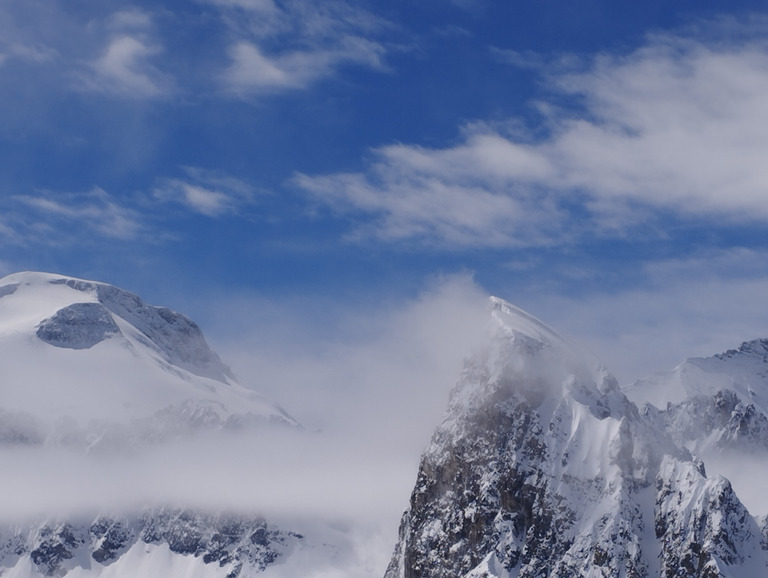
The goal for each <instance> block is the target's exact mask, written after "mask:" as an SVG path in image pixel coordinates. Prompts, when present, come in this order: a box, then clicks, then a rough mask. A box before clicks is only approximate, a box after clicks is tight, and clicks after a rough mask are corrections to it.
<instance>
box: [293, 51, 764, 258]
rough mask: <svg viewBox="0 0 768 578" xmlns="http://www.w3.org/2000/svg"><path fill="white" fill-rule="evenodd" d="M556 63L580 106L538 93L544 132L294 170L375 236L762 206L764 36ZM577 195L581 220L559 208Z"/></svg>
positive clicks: (503, 232)
mask: <svg viewBox="0 0 768 578" xmlns="http://www.w3.org/2000/svg"><path fill="white" fill-rule="evenodd" d="M556 68H557V70H558V71H559V72H556V73H553V74H552V76H551V77H550V80H551V84H552V87H553V88H554V90H556V91H557V92H559V93H560V96H566V97H569V98H572V99H574V100H573V101H572V104H573V102H578V103H580V107H581V108H580V109H579V111H578V112H573V109H571V110H564V109H562V108H557V107H554V106H551V105H549V104H547V103H543V104H540V107H539V108H540V111H541V112H542V114H544V115H545V116H544V120H543V123H544V124H543V125H542V127H546V128H547V129H548V136H546V137H544V138H540V139H534V138H532V137H531V136H530V135H528V134H526V133H524V132H522V131H520V130H513V131H511V132H510V131H508V130H503V129H501V128H499V127H495V126H483V125H482V124H475V125H472V126H470V127H468V128H467V129H465V133H464V138H463V142H461V143H460V144H458V145H455V146H452V147H449V148H443V149H426V148H422V147H418V146H413V145H407V144H400V145H394V146H388V147H382V148H379V149H377V150H375V151H374V154H375V159H376V161H375V162H374V163H373V164H371V165H370V166H369V168H368V169H367V171H366V172H365V173H358V174H331V175H323V176H307V175H299V176H298V177H297V178H296V182H297V183H298V184H299V185H300V186H301V187H303V188H304V189H306V190H307V191H309V192H310V193H312V194H313V195H314V196H315V198H317V199H319V200H320V201H321V202H323V203H327V204H329V205H330V206H332V207H333V208H334V209H335V210H339V211H345V210H346V211H351V212H357V213H358V214H363V215H364V216H365V217H366V218H364V219H363V223H364V227H365V228H364V230H365V231H367V233H368V234H373V235H375V236H378V237H380V238H384V239H391V240H398V239H403V238H409V237H410V238H413V239H418V240H420V241H422V242H423V241H428V242H433V243H442V244H446V245H454V246H455V245H489V246H498V245H500V244H509V245H514V244H538V243H546V242H562V241H563V240H567V239H568V238H569V237H568V236H567V235H564V232H565V230H566V228H567V229H568V232H569V233H570V234H573V233H575V232H578V231H579V230H593V231H597V232H600V233H602V234H609V235H614V234H620V235H621V234H625V233H626V231H627V229H628V228H631V227H633V226H636V225H639V224H641V223H642V222H643V221H644V220H645V219H647V218H648V217H649V216H650V215H653V214H654V212H655V211H671V212H674V213H676V214H678V215H683V216H691V217H697V218H718V219H723V218H725V219H732V220H740V219H745V220H763V219H765V218H766V217H768V203H766V202H765V198H766V190H768V189H767V188H766V187H767V186H768V185H766V183H768V164H766V163H765V161H764V159H765V158H766V157H768V133H766V131H764V130H763V129H762V127H763V126H765V124H766V123H768V100H766V99H765V98H764V95H765V94H766V93H767V92H768V46H766V45H765V43H763V42H762V41H760V40H746V41H741V42H739V43H737V42H733V43H722V42H721V43H714V42H712V43H705V42H703V41H698V40H695V39H692V38H684V37H673V36H656V37H652V38H650V39H649V41H648V43H647V45H646V46H644V47H642V48H640V49H638V50H636V51H635V52H633V53H631V54H629V55H626V56H623V57H610V56H600V57H597V58H596V59H595V60H594V61H593V63H592V64H591V65H590V66H589V67H588V68H587V69H586V71H582V72H570V73H565V72H562V62H561V63H559V64H558V65H557V66H556ZM573 207H577V208H578V210H579V214H580V219H581V222H579V223H577V222H575V220H574V219H565V218H564V216H565V215H567V214H568V212H569V210H570V209H572V208H573ZM542 227H543V228H542ZM536 231H540V232H541V233H543V234H538V235H537V234H536ZM459 233H460V234H459Z"/></svg>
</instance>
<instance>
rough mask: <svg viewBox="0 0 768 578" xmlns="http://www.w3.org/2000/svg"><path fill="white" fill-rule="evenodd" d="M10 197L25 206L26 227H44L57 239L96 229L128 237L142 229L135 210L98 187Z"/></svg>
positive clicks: (40, 228)
mask: <svg viewBox="0 0 768 578" xmlns="http://www.w3.org/2000/svg"><path fill="white" fill-rule="evenodd" d="M13 200H15V201H16V202H17V203H20V204H21V205H24V206H26V207H27V209H28V211H27V215H25V216H24V218H23V220H24V221H25V224H26V228H27V229H34V230H37V231H41V230H42V231H48V232H49V234H52V235H54V236H56V235H60V236H59V238H60V239H61V238H71V237H73V236H74V237H78V236H82V237H87V236H89V235H92V234H93V233H96V234H98V235H99V236H105V237H111V238H114V239H121V240H131V239H135V238H136V237H137V236H138V235H139V233H140V232H141V231H142V230H143V229H144V226H143V225H142V219H141V216H140V214H139V213H138V212H137V211H135V210H134V209H132V208H129V207H127V206H125V205H123V204H120V203H119V202H118V201H117V200H115V198H114V197H112V196H111V195H110V194H109V193H107V192H106V191H104V190H103V189H100V188H98V187H96V188H94V189H92V190H90V191H88V192H86V193H52V192H45V193H38V194H35V195H16V196H14V197H13Z"/></svg>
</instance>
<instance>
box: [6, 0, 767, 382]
mask: <svg viewBox="0 0 768 578" xmlns="http://www.w3.org/2000/svg"><path fill="white" fill-rule="evenodd" d="M761 6H762V5H761V4H758V3H756V2H729V3H724V2H716V1H696V2H693V1H679V2H661V1H658V2H657V1H651V2H644V3H635V2H608V1H597V0H594V1H585V2H579V3H573V2H564V1H559V0H545V1H541V2H493V1H490V0H488V1H485V0H454V1H450V0H426V1H424V2H419V3H417V5H414V3H406V2H402V1H400V0H394V1H391V2H366V1H359V2H345V1H339V2H322V3H320V2H313V1H305V0H297V1H287V2H279V1H277V0H197V1H186V2H173V1H167V2H122V1H115V2H109V3H104V2H99V1H96V0H79V1H76V2H66V3H64V2H60V1H57V0H46V1H44V2H43V1H38V0H24V1H23V2H22V1H18V0H0V77H2V83H0V158H2V165H0V166H2V170H0V191H1V192H0V241H2V247H3V249H2V253H0V269H1V270H2V271H3V272H6V273H10V272H13V271H18V270H45V271H56V272H61V273H66V274H70V275H75V276H79V277H85V278H91V279H97V280H102V281H107V282H111V283H114V284H117V285H120V286H122V287H125V288H127V289H131V290H133V291H136V292H137V293H139V294H141V295H142V296H143V297H144V298H145V299H146V300H147V301H149V302H152V303H158V304H166V305H169V306H172V307H174V308H176V309H179V310H181V311H184V312H186V313H188V314H189V315H190V316H191V317H193V318H194V319H196V320H198V321H199V322H200V323H201V324H202V325H203V326H204V328H205V329H207V330H208V331H209V333H210V334H211V335H213V339H214V340H215V341H217V342H219V343H221V344H230V345H231V344H232V343H233V342H238V341H239V342H242V343H252V344H254V347H255V346H258V345H261V346H263V345H264V344H265V343H266V342H268V341H269V339H268V337H267V336H268V335H274V334H275V333H280V335H281V336H282V339H283V341H284V342H285V343H291V344H294V343H301V342H302V340H306V342H307V343H312V342H317V341H332V342H337V343H344V342H345V340H352V341H354V340H355V339H358V338H359V331H361V330H360V329H359V328H357V329H350V327H351V326H354V325H355V324H354V323H352V322H350V320H351V319H356V318H357V319H359V318H360V317H362V316H369V317H370V316H373V317H375V318H376V319H379V320H380V323H378V324H377V323H372V324H371V325H370V326H368V329H367V331H369V333H370V334H377V331H378V332H380V331H381V330H382V329H381V328H382V324H384V323H385V321H384V320H385V318H387V317H397V312H402V311H408V310H410V309H409V308H410V307H413V306H414V304H418V303H424V302H426V301H428V298H429V296H431V295H436V294H437V295H442V296H445V295H446V294H450V295H456V294H462V295H463V294H464V293H462V291H461V290H455V287H454V286H455V284H456V283H458V284H459V285H461V284H462V283H463V284H465V285H467V286H469V287H470V289H468V290H467V291H468V292H469V293H472V291H475V290H477V292H479V293H491V294H495V295H499V296H501V297H504V298H506V299H508V300H510V301H512V302H514V303H516V304H518V305H519V306H521V307H523V308H525V309H528V310H529V311H531V312H532V313H534V314H535V315H537V316H539V317H541V318H542V319H544V320H545V321H547V322H548V323H550V324H552V325H553V326H555V327H558V328H560V329H561V330H563V331H565V332H567V333H569V334H572V335H574V336H576V337H577V338H579V339H582V340H584V341H585V342H586V343H588V344H589V345H590V347H592V348H593V349H594V350H595V351H596V353H597V354H598V356H600V357H602V358H604V359H605V360H606V362H607V363H608V364H609V366H611V367H612V368H614V369H615V370H616V371H617V373H618V374H619V375H620V377H621V378H623V379H624V380H627V379H630V378H635V377H639V376H640V374H642V373H643V370H644V368H646V367H648V368H649V369H651V370H656V369H664V368H667V367H669V366H670V365H671V364H674V362H676V361H679V360H680V359H682V358H683V357H685V356H686V355H694V354H698V355H704V354H710V353H714V352H716V351H720V350H722V349H724V348H726V347H732V346H735V345H737V344H738V342H739V341H741V340H744V339H749V338H754V337H758V336H765V335H767V334H768V329H762V328H768V315H767V314H766V308H765V307H764V304H763V301H764V295H765V290H766V289H768V265H766V263H768V260H766V256H768V255H767V253H768V251H767V250H766V249H767V248H766V245H768V236H766V234H765V232H766V226H765V223H766V218H768V202H766V200H767V199H768V188H767V187H768V168H766V167H768V163H767V162H766V160H765V159H766V158H768V132H767V131H766V130H765V126H766V122H768V99H766V98H765V95H766V94H768V41H766V40H765V38H766V34H765V33H766V31H767V30H768V18H767V17H766V16H767V15H766V14H764V13H761V12H760V10H761ZM457 280H458V281H457ZM446 287H447V288H446ZM456 291H458V293H456ZM457 299H458V298H457ZM458 301H460V300H458ZM458 301H457V303H456V306H455V308H457V309H458V308H460V304H459V303H458ZM233 303H237V304H238V307H239V309H238V311H237V312H232V311H231V308H232V304H233ZM307 304H312V306H311V307H309V309H311V311H312V313H311V314H303V315H301V316H299V315H297V314H296V313H295V312H296V310H297V309H301V308H303V307H307ZM438 309H439V308H438ZM441 311H442V310H441ZM441 314H445V313H444V312H443V313H441ZM233 315H234V316H237V317H238V322H237V323H236V322H234V321H233V320H232V316H233ZM257 325H258V326H259V327H261V329H259V330H256V329H254V327H255V326H257ZM285 327H293V328H295V331H296V334H294V335H288V334H287V333H286V331H285V330H284V328H285ZM277 328H281V329H280V331H278V330H277ZM259 331H261V333H259ZM297 335H301V336H304V337H297ZM379 335H380V334H379ZM369 337H370V336H369ZM370 339H371V342H372V343H373V342H376V339H377V338H375V337H370ZM241 357H242V356H241ZM246 365H247V364H245V363H244V367H245V366H246ZM253 371H254V372H256V371H257V370H255V369H254V370H253Z"/></svg>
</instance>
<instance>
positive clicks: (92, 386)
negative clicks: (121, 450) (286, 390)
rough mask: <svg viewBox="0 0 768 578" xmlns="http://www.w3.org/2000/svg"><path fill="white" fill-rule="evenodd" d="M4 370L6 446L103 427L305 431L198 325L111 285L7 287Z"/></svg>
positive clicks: (13, 280)
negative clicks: (247, 382) (270, 425)
mask: <svg viewBox="0 0 768 578" xmlns="http://www.w3.org/2000/svg"><path fill="white" fill-rule="evenodd" d="M0 367H2V377H3V379H2V381H1V382H0V424H2V423H4V424H5V425H4V427H0V438H3V437H4V438H5V439H6V441H8V440H9V439H13V438H17V439H19V440H26V441H35V439H37V438H39V437H43V438H45V437H47V439H49V440H50V439H55V438H56V437H57V436H58V437H61V436H69V437H71V434H72V429H73V427H80V426H85V425H86V424H88V423H93V422H98V423H101V424H104V423H115V424H126V423H133V424H137V423H142V424H143V425H144V426H146V428H145V429H151V430H153V431H154V432H155V433H156V432H157V428H158V427H161V428H162V427H165V428H166V429H169V428H170V429H174V428H175V429H178V427H179V426H180V425H181V424H182V423H183V425H188V426H191V425H205V426H221V427H223V426H226V425H229V426H235V425H238V426H239V425H242V424H243V423H246V422H248V423H250V422H257V421H262V422H264V421H266V422H280V423H285V424H290V425H296V422H295V421H294V420H293V419H292V418H291V417H290V416H288V415H287V414H286V413H285V412H284V411H283V410H282V409H280V408H279V407H278V406H277V405H275V404H274V403H271V402H269V401H267V400H266V399H265V398H264V397H263V396H261V395H260V394H258V393H256V392H255V391H253V390H250V389H248V388H246V387H243V386H242V385H241V384H239V383H238V382H237V380H236V378H235V377H234V375H233V374H232V372H231V371H230V369H229V368H228V367H227V366H226V365H224V364H223V363H222V362H221V360H220V359H219V357H218V356H217V355H216V353H214V352H213V351H212V350H211V349H210V347H209V346H208V344H207V343H206V341H205V338H204V336H203V333H202V331H201V330H200V328H199V327H198V326H197V325H196V324H195V323H194V322H193V321H191V320H190V319H189V318H187V317H186V316H184V315H181V314H180V313H177V312H175V311H172V310H171V309H168V308H166V307H156V306H152V305H148V304H146V303H144V302H143V301H142V300H141V299H140V298H139V297H138V296H137V295H134V294H133V293H130V292H128V291H124V290H122V289H119V288H117V287H114V286H112V285H108V284H105V283H97V282H94V281H86V280H83V279H76V278H73V277H66V276H62V275H54V274H48V273H35V272H25V273H16V274H13V275H9V276H7V277H4V278H2V279H0ZM24 416H28V417H29V418H31V419H27V418H26V417H24ZM171 422H173V423H172V424H171ZM14 424H17V425H19V427H21V425H22V424H23V425H24V427H23V428H22V429H21V430H19V428H16V429H14ZM30 424H37V426H38V427H37V429H38V431H37V432H35V431H29V430H30ZM62 424H64V425H62ZM75 424H76V426H75ZM166 426H167V427H166ZM52 428H53V429H52ZM62 428H64V429H66V431H65V432H63V431H62ZM32 429H33V430H34V428H32ZM102 429H103V428H102ZM17 430H19V431H17ZM85 435H86V437H87V436H89V435H92V434H85ZM36 436H37V438H36ZM92 441H93V440H91V442H89V443H92Z"/></svg>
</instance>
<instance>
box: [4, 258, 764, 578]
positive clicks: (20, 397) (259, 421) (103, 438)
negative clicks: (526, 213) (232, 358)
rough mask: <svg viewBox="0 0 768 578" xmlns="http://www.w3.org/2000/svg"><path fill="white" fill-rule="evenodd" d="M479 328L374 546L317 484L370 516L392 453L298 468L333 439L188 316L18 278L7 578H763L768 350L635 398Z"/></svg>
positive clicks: (498, 315) (507, 330)
mask: <svg viewBox="0 0 768 578" xmlns="http://www.w3.org/2000/svg"><path fill="white" fill-rule="evenodd" d="M489 313H490V314H489ZM482 315H484V318H483V319H482V320H481V322H480V323H479V325H486V326H487V328H488V330H487V334H486V337H485V340H484V341H482V343H480V344H479V345H478V347H477V348H476V349H475V351H474V353H473V352H471V351H468V352H466V353H467V354H471V355H469V357H468V358H467V360H466V362H465V365H464V370H463V372H462V374H461V375H460V376H457V377H459V382H458V385H457V386H456V387H455V388H454V390H453V392H452V394H451V398H450V403H449V407H448V412H447V413H446V416H445V418H444V420H443V422H442V423H441V424H439V425H438V424H435V425H437V426H438V427H437V429H436V430H435V433H434V435H433V438H432V442H431V444H430V445H429V447H428V449H427V450H426V452H425V453H424V455H423V457H422V461H421V465H420V467H419V468H418V472H417V471H414V472H413V475H414V477H415V478H416V485H415V488H414V490H413V492H412V495H411V499H410V504H409V505H408V508H407V510H406V513H405V515H404V516H403V518H402V523H401V526H400V532H399V538H397V537H396V536H395V534H394V528H392V535H391V536H387V538H386V540H384V541H383V542H382V540H380V539H377V540H373V539H369V538H370V536H366V535H365V531H366V527H365V524H363V523H357V522H355V521H354V520H350V519H346V520H344V523H340V522H339V520H340V519H339V517H338V515H337V514H338V513H336V514H334V512H333V511H332V510H333V507H332V506H328V505H326V504H324V502H326V501H327V500H328V496H329V494H327V493H324V492H327V491H328V488H329V487H335V488H336V489H337V491H338V492H339V493H347V494H353V493H355V492H357V493H358V494H359V496H360V500H361V502H360V503H361V507H360V508H359V510H360V514H359V515H360V516H361V517H365V516H369V515H370V512H369V511H367V510H366V508H370V509H371V511H373V510H375V504H373V503H372V502H375V500H376V498H375V496H376V494H377V491H379V492H386V491H387V488H384V487H381V488H377V487H376V484H377V483H378V484H386V483H387V481H386V478H385V477H384V476H382V475H379V472H382V471H384V469H385V468H386V467H388V464H387V463H386V462H383V463H381V464H379V466H378V467H380V468H382V469H381V470H377V469H376V465H375V462H376V459H377V456H376V455H371V456H370V461H369V462H368V463H366V464H360V465H356V464H349V463H346V464H345V463H342V461H341V460H342V458H343V453H340V456H341V457H339V458H337V461H335V462H334V461H332V459H328V458H329V456H330V455H331V454H327V453H323V451H318V453H317V461H316V462H315V463H306V462H308V461H309V460H308V459H307V458H308V456H309V455H311V454H310V453H308V452H307V451H306V447H307V444H309V447H318V448H319V447H320V446H319V445H316V446H313V444H318V441H317V440H319V439H322V438H323V435H324V434H323V433H316V432H308V431H306V430H305V429H303V428H302V427H301V426H300V424H298V423H297V421H296V420H294V419H293V418H292V417H290V415H289V414H290V409H291V408H290V407H287V408H286V410H287V411H284V410H283V409H282V408H281V407H280V406H279V405H277V404H276V403H274V402H272V401H269V400H267V399H265V398H264V397H263V396H261V395H259V394H258V393H256V392H255V391H254V390H252V389H250V388H249V387H246V386H244V385H241V384H240V383H239V382H238V381H237V379H236V377H235V376H234V375H233V374H232V372H231V371H230V370H229V368H228V367H227V366H226V365H225V364H224V363H223V362H222V361H221V360H220V359H219V357H218V356H217V355H216V353H214V352H213V351H212V350H211V349H210V347H208V345H207V343H206V341H205V339H204V337H203V334H202V332H201V331H200V329H199V327H197V325H196V324H195V323H194V322H193V321H191V320H189V319H188V318H186V317H185V316H183V315H181V314H178V313H176V312H173V311H172V310H170V309H167V308H163V307H154V306H150V305H147V304H146V303H144V302H143V301H142V300H141V299H140V298H139V297H138V296H136V295H133V294H131V293H129V292H127V291H123V290H121V289H118V288H116V287H113V286H110V285H107V284H103V283H98V282H93V281H86V280H81V279H74V278H70V277H65V276H62V275H53V274H44V273H29V272H28V273H19V274H15V275H10V276H8V277H5V278H3V279H2V280H0V367H2V383H0V456H2V460H3V464H4V468H3V470H2V473H0V483H2V486H3V487H4V488H6V492H4V493H5V497H4V498H3V503H2V511H3V512H4V519H3V520H0V522H3V524H2V529H1V530H0V573H1V574H2V575H3V576H8V577H13V578H21V577H24V578H37V577H38V576H52V575H66V576H70V577H82V578H86V577H89V578H90V577H95V576H100V577H111V576H121V577H124V578H125V577H128V578H132V577H134V576H136V577H138V576H142V577H146V576H150V575H152V576H155V575H157V576H159V575H163V576H168V577H170V578H173V577H181V576H185V577H186V576H195V577H199V578H208V577H210V578H213V577H219V576H221V577H223V576H227V577H231V578H234V577H236V576H243V577H246V576H259V577H260V576H264V577H265V578H275V577H279V578H286V577H288V576H299V575H300V576H309V577H312V576H316V577H318V578H319V577H321V576H323V577H324V576H339V577H341V576H343V577H347V576H350V577H351V576H361V577H362V576H381V575H382V574H384V573H385V566H386V562H382V561H383V560H386V559H387V558H388V557H389V554H390V553H391V552H392V549H394V555H393V556H392V558H391V562H390V564H389V568H388V569H386V577H387V578H417V577H418V578H454V577H460V578H482V577H486V578H491V577H494V578H512V577H532V576H553V577H555V576H558V577H566V576H605V575H610V576H626V577H640V576H658V577H662V576H663V577H667V576H690V577H694V576H733V577H736V576H740V577H741V576H762V575H763V574H764V572H765V571H766V564H767V563H768V555H767V554H766V548H768V524H767V523H766V518H765V517H764V515H765V514H768V501H765V500H761V499H760V496H759V492H756V491H754V490H755V488H754V484H752V480H751V479H750V476H751V475H753V473H754V469H750V468H749V467H746V466H745V464H751V463H755V461H757V463H760V462H766V461H768V460H766V459H765V458H766V457H768V454H767V452H768V417H766V415H767V414H768V402H767V400H768V377H766V376H767V375H768V345H766V342H765V341H760V340H758V341H753V342H748V343H745V344H743V345H742V346H741V347H740V348H739V349H736V350H732V351H729V352H726V353H724V354H722V355H717V356H714V357H712V358H706V359H692V360H688V361H686V362H684V363H683V364H681V365H680V366H678V367H677V368H676V369H675V370H673V371H671V372H668V373H666V374H659V375H656V376H654V377H651V378H647V379H644V380H640V381H638V382H637V383H634V384H632V385H631V386H629V387H626V388H624V389H622V388H620V387H619V384H618V383H617V382H616V380H615V378H613V377H612V376H611V374H610V373H609V372H608V370H606V369H605V368H604V367H602V366H601V365H600V363H599V362H598V361H597V360H594V359H593V358H592V357H591V356H589V355H587V354H585V353H584V352H583V351H582V350H581V349H580V348H579V347H578V346H575V345H573V344H571V343H569V342H568V341H567V340H566V339H564V338H562V337H561V336H560V335H559V334H558V333H557V332H556V331H554V330H552V329H551V328H549V327H547V326H546V325H544V324H543V323H541V322H540V321H539V320H538V319H536V318H535V317H533V316H531V315H529V314H527V313H525V312H523V311H521V310H519V309H517V308H515V307H514V306H512V305H511V304H509V303H507V302H505V301H503V300H501V299H496V298H492V299H491V301H490V307H489V308H488V309H487V310H486V311H485V313H482ZM249 385H255V386H256V387H258V384H249ZM649 402H650V403H649ZM300 448H301V449H300ZM356 467H357V469H365V468H366V467H368V468H369V469H370V470H371V475H369V476H368V477H367V478H366V477H365V476H362V475H360V473H359V472H355V468H356ZM718 473H724V474H726V475H728V476H729V478H731V479H732V481H733V485H731V483H730V482H729V481H727V480H726V479H725V478H722V477H719V476H718ZM293 484H295V486H294V485H293ZM277 485H280V486H282V488H281V489H282V490H283V491H282V493H281V492H278V491H276V490H277V488H276V487H275V486H277ZM279 495H282V496H285V495H289V496H290V499H287V500H286V499H282V500H280V499H277V496H279ZM407 503H408V496H407V495H403V496H402V505H403V506H405V505H406V504H407ZM392 514H393V515H394V516H396V515H397V512H393V513H392ZM356 524H357V525H356ZM395 542H396V544H395Z"/></svg>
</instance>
